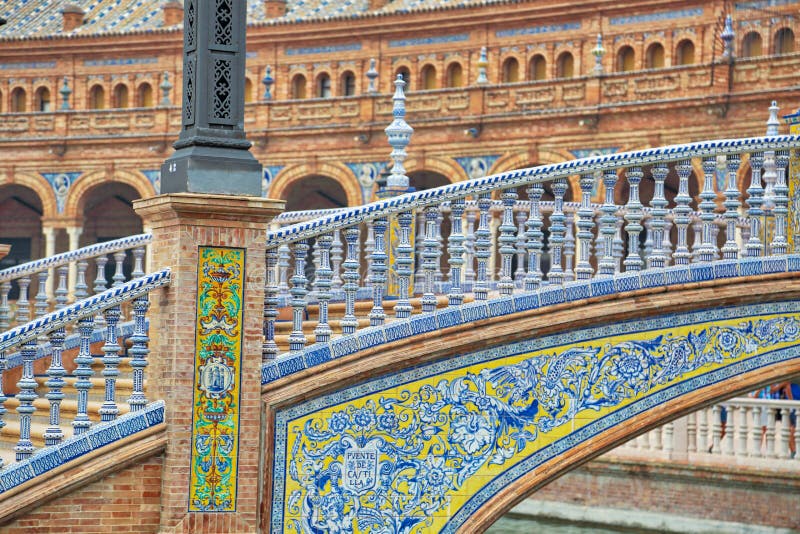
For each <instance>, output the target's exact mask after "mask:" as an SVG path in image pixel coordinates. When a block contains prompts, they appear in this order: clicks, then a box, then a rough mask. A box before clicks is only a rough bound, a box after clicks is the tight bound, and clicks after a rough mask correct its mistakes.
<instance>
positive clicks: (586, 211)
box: [575, 174, 594, 280]
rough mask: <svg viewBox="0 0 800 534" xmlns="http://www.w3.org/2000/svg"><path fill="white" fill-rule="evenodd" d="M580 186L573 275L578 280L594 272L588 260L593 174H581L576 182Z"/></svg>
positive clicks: (590, 235) (590, 236)
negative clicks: (576, 245) (576, 256)
mask: <svg viewBox="0 0 800 534" xmlns="http://www.w3.org/2000/svg"><path fill="white" fill-rule="evenodd" d="M578 183H579V184H580V186H581V206H580V208H578V254H579V257H578V264H577V265H576V266H575V276H576V278H577V279H578V280H588V279H590V278H591V277H592V274H594V269H592V263H591V261H590V254H591V252H590V250H589V248H590V246H591V243H592V237H593V230H594V210H593V209H592V189H593V187H594V174H582V175H581V177H580V180H579V182H578Z"/></svg>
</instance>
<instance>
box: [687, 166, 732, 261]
mask: <svg viewBox="0 0 800 534" xmlns="http://www.w3.org/2000/svg"><path fill="white" fill-rule="evenodd" d="M675 169H676V170H677V171H678V179H679V181H678V194H677V195H675V204H676V206H675V208H674V209H673V210H672V213H674V214H675V217H674V222H675V227H676V228H677V229H678V242H677V243H676V245H675V252H673V253H672V261H673V262H674V264H675V265H689V262H690V261H691V259H692V254H691V252H689V224H690V223H691V222H692V219H691V214H692V208H691V207H689V203H690V202H691V201H692V197H690V196H689V175H691V174H692V162H691V160H688V159H685V160H681V161H679V162H678V164H677V165H676V166H675ZM737 195H738V192H737Z"/></svg>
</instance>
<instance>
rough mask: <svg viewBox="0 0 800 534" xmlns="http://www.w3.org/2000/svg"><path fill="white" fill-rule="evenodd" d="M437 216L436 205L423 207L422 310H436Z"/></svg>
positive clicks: (425, 311) (437, 209)
mask: <svg viewBox="0 0 800 534" xmlns="http://www.w3.org/2000/svg"><path fill="white" fill-rule="evenodd" d="M438 218H439V207H438V205H433V206H428V207H426V208H425V238H424V239H423V241H422V245H423V247H424V248H423V250H422V270H423V271H424V275H425V286H424V292H423V294H422V312H423V313H430V312H432V311H434V310H436V293H435V292H434V291H435V282H436V271H437V270H438V269H437V267H438V265H439V250H438V247H439V240H438V239H437V238H436V221H437V219H438Z"/></svg>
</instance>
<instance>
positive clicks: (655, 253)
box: [647, 163, 669, 269]
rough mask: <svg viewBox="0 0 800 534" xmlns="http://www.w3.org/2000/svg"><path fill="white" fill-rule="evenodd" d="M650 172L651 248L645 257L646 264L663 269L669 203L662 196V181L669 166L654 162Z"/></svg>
mask: <svg viewBox="0 0 800 534" xmlns="http://www.w3.org/2000/svg"><path fill="white" fill-rule="evenodd" d="M652 173H653V181H654V182H655V190H654V191H653V200H651V201H650V205H651V206H653V209H652V210H651V211H650V214H651V215H652V219H651V220H650V229H651V230H652V240H653V250H652V251H651V252H650V255H649V256H648V258H647V262H648V263H647V265H648V267H649V268H651V269H663V268H664V266H666V264H667V255H666V254H664V227H665V226H666V224H667V222H666V216H667V205H668V204H669V203H668V202H667V199H666V197H665V196H664V182H665V181H666V179H667V174H669V167H667V164H666V163H656V164H655V165H653V169H652Z"/></svg>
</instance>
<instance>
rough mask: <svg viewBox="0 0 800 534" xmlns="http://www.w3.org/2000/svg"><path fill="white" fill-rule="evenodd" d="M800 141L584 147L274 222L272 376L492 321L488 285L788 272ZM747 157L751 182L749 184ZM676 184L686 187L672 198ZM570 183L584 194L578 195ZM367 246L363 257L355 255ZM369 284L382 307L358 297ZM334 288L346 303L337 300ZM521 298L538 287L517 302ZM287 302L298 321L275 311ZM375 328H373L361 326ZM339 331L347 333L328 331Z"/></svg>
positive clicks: (546, 286)
mask: <svg viewBox="0 0 800 534" xmlns="http://www.w3.org/2000/svg"><path fill="white" fill-rule="evenodd" d="M798 147H800V137H798V136H772V137H756V138H747V139H733V140H716V141H703V142H697V143H689V144H682V145H672V146H666V147H661V148H654V149H647V150H641V151H633V152H626V153H619V154H611V155H606V156H598V157H589V158H583V159H578V160H573V161H569V162H565V163H559V164H553V165H544V166H540V167H533V168H528V169H521V170H515V171H510V172H506V173H501V174H497V175H493V176H489V177H485V178H479V179H474V180H469V181H465V182H458V183H454V184H451V185H447V186H444V187H439V188H436V189H431V190H426V191H420V192H417V193H411V194H405V195H402V196H398V197H394V198H390V199H387V200H381V201H378V202H374V203H371V204H368V205H364V206H360V207H356V208H350V209H344V210H336V211H334V212H330V213H327V214H325V215H323V216H321V217H317V218H315V219H313V220H310V221H304V222H298V223H295V224H290V225H288V226H285V227H282V228H278V229H276V230H273V231H270V232H269V233H268V236H267V255H266V261H267V283H266V288H265V289H266V297H265V306H264V333H265V341H264V347H263V359H264V362H265V370H264V375H263V377H262V379H263V380H265V381H268V380H271V379H274V378H276V377H277V376H278V375H282V374H284V373H285V372H286V371H287V369H289V368H291V369H294V370H297V369H298V368H304V367H308V366H309V365H313V363H314V362H318V361H324V360H325V359H330V358H335V357H338V356H342V355H346V354H350V353H352V352H355V351H356V350H359V349H360V348H365V347H368V346H373V345H374V344H376V343H380V342H386V341H392V340H394V339H398V337H397V336H400V337H402V336H405V335H410V334H411V333H422V332H424V331H429V330H431V329H435V328H437V327H439V328H441V327H444V326H448V325H449V324H453V323H452V321H453V320H456V318H460V320H462V321H465V320H476V319H481V318H485V317H488V316H489V313H490V311H489V308H488V307H487V306H486V301H488V300H489V293H490V292H493V300H494V301H495V302H494V303H493V304H492V305H493V306H495V307H496V306H500V305H501V304H502V305H503V306H505V307H507V308H508V309H511V310H513V309H516V308H517V307H519V306H528V308H529V307H530V306H534V307H538V306H543V305H547V304H553V303H558V302H563V301H565V300H572V299H580V298H587V297H591V296H598V295H603V294H608V293H612V292H615V291H624V290H635V289H639V288H644V287H652V286H660V285H668V284H672V283H683V282H689V281H699V280H707V279H711V278H714V277H726V276H736V275H738V274H747V273H752V274H756V273H761V272H774V271H776V270H786V269H787V266H786V260H785V258H783V259H781V258H782V257H783V256H784V255H786V254H787V252H788V238H787V224H788V223H787V215H788V213H789V207H790V198H789V196H788V191H789V190H788V186H787V181H786V169H787V165H788V162H789V155H790V151H791V150H793V149H797V148H798ZM745 161H746V162H747V163H748V164H749V167H750V170H751V180H750V182H749V184H744V186H745V187H746V190H745V191H743V190H741V189H740V174H741V171H742V164H743V162H745ZM720 166H721V168H720ZM695 169H698V170H697V172H696V173H697V174H698V175H701V176H702V180H701V183H702V190H701V191H700V192H699V194H698V195H697V197H698V198H697V199H696V198H694V197H693V196H692V195H691V194H690V177H691V176H692V174H693V172H695ZM700 169H702V170H700ZM570 177H577V180H573V181H570ZM762 177H763V181H762ZM575 182H577V187H574V186H573V185H572V184H573V183H575ZM667 183H669V184H670V185H674V186H675V190H676V191H675V194H674V197H672V198H668V195H667V190H666V189H665V185H666V184H667ZM715 186H717V187H715ZM573 190H574V191H575V194H574V197H576V198H575V200H577V201H578V202H575V203H569V202H567V201H568V200H570V195H569V193H570V192H572V191H573ZM521 193H522V194H524V195H527V196H528V199H527V201H526V202H522V201H520V200H519V196H520V194H521ZM718 193H719V194H718ZM493 195H495V196H496V197H499V205H498V203H497V201H496V200H495V201H493V200H492V196H493ZM670 196H671V195H670ZM593 197H595V198H596V197H599V198H600V200H601V202H599V203H593V201H592V199H593ZM544 200H547V202H544ZM693 204H694V205H693ZM493 208H494V209H493ZM415 223H416V224H415ZM476 224H477V227H476V226H475V225H476ZM415 234H416V239H415V238H414V235H415ZM362 243H366V245H365V246H363V250H364V252H365V254H366V255H367V258H364V257H363V256H361V255H360V253H361V251H362ZM310 247H313V250H314V254H313V255H312V256H311V257H309V254H308V251H309V248H310ZM389 248H391V250H389ZM290 253H291V255H290ZM765 256H768V257H770V258H772V259H774V260H775V261H764V260H762V259H761V258H763V257H765ZM740 258H742V259H745V260H746V261H745V262H742V265H739V262H737V261H736V260H739V259H740ZM720 260H721V261H720ZM309 263H310V265H308V264H309ZM442 266H444V267H445V268H446V269H442ZM365 288H368V292H369V294H370V296H371V298H372V305H371V306H370V307H367V308H364V307H360V306H356V301H357V300H358V298H359V296H360V295H363V294H364V291H365ZM390 289H391V291H392V293H393V295H392V296H391V297H390V298H387V294H388V293H387V291H389V290H390ZM309 290H312V291H313V293H312V296H313V297H314V298H313V299H312V298H309ZM339 292H340V294H341V295H342V296H343V301H344V304H343V306H339V307H337V306H333V305H332V302H335V300H336V296H337V293H339ZM495 293H496V294H495ZM523 295H527V296H531V297H530V298H528V297H527V296H526V297H525V299H524V301H523V300H520V299H521V296H523ZM518 297H519V298H518ZM470 301H472V303H470ZM286 304H288V307H289V308H291V323H288V322H286V321H280V320H279V318H283V317H284V316H285V315H284V314H283V312H282V311H281V309H280V308H282V307H283V306H284V305H286ZM441 306H445V307H446V308H447V310H442V311H439V312H438V313H437V314H436V315H435V317H434V319H435V320H434V321H432V322H431V321H427V322H426V321H422V320H419V321H414V320H413V319H412V320H410V321H405V322H403V321H399V322H398V321H395V322H393V323H392V324H388V320H389V319H390V318H393V319H401V320H408V319H409V318H410V317H411V316H412V315H414V316H416V315H418V314H420V313H422V314H432V313H433V312H435V311H436V310H437V308H438V307H441ZM357 308H358V309H357ZM334 311H335V313H336V314H337V315H336V317H333V316H332V315H333V313H334ZM462 311H463V312H464V314H463V315H462ZM517 311H519V310H517ZM357 313H358V314H359V315H356V314H357ZM312 318H313V319H312ZM395 323H397V324H395ZM289 324H291V326H290V327H289ZM367 327H378V328H375V329H371V330H370V331H369V332H370V333H371V334H370V335H367V332H364V333H363V334H362V333H361V331H362V330H363V329H364V328H367ZM289 328H290V330H289ZM425 328H428V330H424V329H425ZM287 333H288V335H286V334H287ZM334 334H341V336H339V338H338V339H335V340H333V337H332V336H333V335H334ZM372 334H374V335H372ZM332 340H333V341H332ZM287 349H288V350H287ZM289 360H291V362H292V363H291V365H282V366H281V362H288V361H289ZM273 362H274V363H273Z"/></svg>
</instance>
